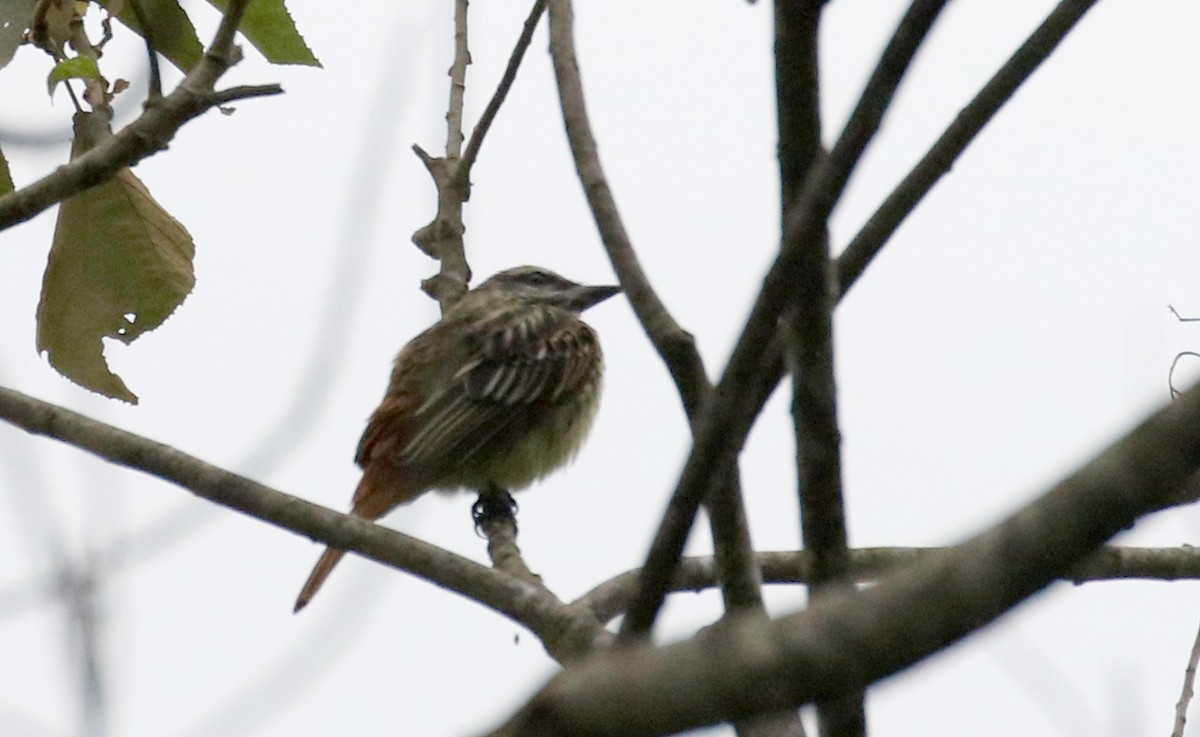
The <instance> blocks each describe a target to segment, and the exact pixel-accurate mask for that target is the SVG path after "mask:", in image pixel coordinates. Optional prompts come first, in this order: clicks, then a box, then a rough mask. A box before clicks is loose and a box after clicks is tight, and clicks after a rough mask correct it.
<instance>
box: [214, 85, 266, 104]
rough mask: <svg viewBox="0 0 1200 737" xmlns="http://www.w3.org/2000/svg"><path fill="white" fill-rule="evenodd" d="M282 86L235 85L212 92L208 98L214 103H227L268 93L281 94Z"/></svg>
mask: <svg viewBox="0 0 1200 737" xmlns="http://www.w3.org/2000/svg"><path fill="white" fill-rule="evenodd" d="M282 94H283V88H282V87H280V86H279V85H277V84H253V85H249V84H244V85H239V86H237V87H230V88H229V89H225V90H221V91H220V92H214V93H212V94H211V95H209V97H208V99H209V101H211V102H212V103H213V104H214V105H227V104H229V103H231V102H235V101H237V100H248V99H250V98H252V97H268V96H270V95H282Z"/></svg>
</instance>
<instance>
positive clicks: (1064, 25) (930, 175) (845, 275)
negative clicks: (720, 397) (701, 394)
mask: <svg viewBox="0 0 1200 737" xmlns="http://www.w3.org/2000/svg"><path fill="white" fill-rule="evenodd" d="M1095 3H1096V0H1063V2H1061V3H1060V4H1059V5H1058V7H1057V8H1056V9H1055V10H1054V11H1053V12H1052V13H1051V14H1050V15H1049V16H1047V18H1046V20H1045V21H1043V22H1042V24H1041V25H1040V26H1039V27H1038V28H1037V30H1035V31H1034V32H1033V34H1032V35H1030V36H1029V38H1028V39H1026V41H1025V43H1023V44H1022V45H1021V47H1020V48H1019V49H1018V50H1017V51H1016V53H1014V54H1013V56H1012V57H1011V58H1010V59H1009V61H1008V62H1006V63H1005V64H1004V66H1003V67H1001V68H1000V70H999V71H998V72H996V74H995V76H993V77H992V79H991V80H990V81H989V82H988V83H987V85H985V86H984V88H983V89H981V90H980V91H979V93H978V94H977V95H976V96H975V97H974V98H973V99H972V100H971V102H970V104H968V105H967V106H966V107H965V108H963V110H962V112H960V113H959V115H958V117H957V118H956V119H955V121H954V123H952V124H951V125H950V127H949V128H947V129H946V131H945V132H944V133H943V134H942V136H941V137H940V138H939V139H938V141H937V143H935V144H934V146H933V147H932V148H931V149H930V150H929V152H928V153H926V154H925V156H924V157H923V158H922V159H921V161H920V162H918V163H917V165H916V166H915V167H913V169H912V171H911V172H909V174H908V176H906V177H905V178H904V181H902V182H901V183H900V184H899V185H898V186H897V187H896V189H895V190H893V192H892V194H890V195H889V196H888V198H887V200H885V202H884V204H883V205H881V206H880V208H879V209H878V210H877V211H876V212H875V214H874V215H873V216H872V217H871V219H870V220H869V221H868V222H867V224H866V225H865V226H864V227H863V229H862V230H861V231H859V234H858V235H857V236H855V237H854V239H853V240H852V241H851V242H850V244H849V245H848V246H847V247H846V249H845V250H844V251H843V252H842V255H841V257H839V258H838V262H837V265H838V282H839V285H840V290H839V294H838V299H839V300H840V299H841V298H842V297H843V296H845V294H846V292H847V291H849V289H850V287H851V286H853V285H854V283H855V282H856V281H857V280H858V277H859V276H861V275H862V272H863V271H864V270H865V269H866V267H867V265H868V264H869V262H870V260H871V259H873V258H874V256H875V255H876V254H877V253H878V252H879V250H880V249H881V248H882V247H883V244H884V243H885V242H886V241H887V240H888V239H889V238H890V237H891V236H892V233H894V232H895V230H896V228H898V227H899V225H900V223H901V222H903V220H904V218H905V217H907V215H908V213H910V212H911V211H912V210H913V209H914V208H915V207H916V205H917V203H918V202H919V201H920V200H921V198H923V197H924V196H925V194H926V193H927V192H928V191H929V190H930V189H932V187H933V185H934V184H935V183H936V182H937V180H938V179H940V178H941V176H942V175H943V174H945V173H946V172H947V171H949V170H950V167H951V166H953V165H954V162H955V161H956V160H957V158H958V157H959V156H960V155H961V154H962V152H963V151H964V150H965V149H966V147H967V145H968V144H969V143H970V141H971V140H973V139H974V136H975V135H977V134H978V132H979V131H980V130H982V129H983V127H984V126H985V125H987V123H988V122H990V121H991V119H992V118H993V117H994V116H995V115H996V113H997V112H998V111H999V110H1000V108H1001V106H1002V105H1003V104H1004V102H1006V101H1007V100H1008V98H1010V97H1011V96H1012V95H1013V94H1014V93H1015V90H1016V89H1018V88H1019V87H1020V85H1022V84H1024V83H1025V81H1026V80H1028V79H1029V77H1030V76H1031V75H1032V74H1033V72H1034V71H1035V70H1036V69H1037V68H1038V66H1039V65H1040V64H1041V62H1042V61H1044V60H1045V59H1046V58H1047V57H1048V56H1049V55H1050V54H1051V52H1053V51H1054V49H1055V48H1057V45H1058V43H1059V42H1060V41H1061V40H1062V39H1063V37H1065V36H1066V34H1068V33H1069V32H1070V31H1071V29H1072V28H1074V27H1075V24H1076V23H1078V21H1079V20H1080V19H1081V18H1082V17H1083V14H1084V13H1085V12H1086V11H1087V10H1088V9H1089V8H1090V7H1091V6H1092V5H1094V4H1095ZM1010 88H1011V89H1010ZM923 183H924V184H923ZM784 371H785V367H784V364H783V358H782V349H781V347H780V345H779V344H778V343H772V345H771V348H770V350H769V351H768V354H767V356H766V357H765V358H764V360H763V365H762V368H761V369H760V370H759V372H758V373H757V374H756V379H755V391H754V401H753V403H752V404H751V406H750V408H751V409H752V410H753V414H754V416H757V415H758V412H759V411H761V409H762V406H763V405H764V404H765V403H766V401H767V399H769V398H770V396H771V394H773V393H774V391H775V388H776V387H777V386H778V385H779V382H780V381H781V380H782V379H783V376H784Z"/></svg>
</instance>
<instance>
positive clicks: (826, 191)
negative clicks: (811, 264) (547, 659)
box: [551, 0, 946, 639]
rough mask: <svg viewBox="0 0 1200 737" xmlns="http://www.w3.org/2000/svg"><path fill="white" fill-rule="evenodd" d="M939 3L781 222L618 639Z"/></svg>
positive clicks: (656, 591)
mask: <svg viewBox="0 0 1200 737" xmlns="http://www.w3.org/2000/svg"><path fill="white" fill-rule="evenodd" d="M945 2H946V0H915V2H914V3H913V5H912V6H911V7H910V8H909V11H908V13H907V14H906V15H905V17H904V19H903V20H902V21H901V23H900V26H899V27H898V28H897V30H896V33H895V34H894V35H893V37H892V40H891V41H890V42H889V44H888V46H887V48H886V49H885V50H884V53H883V56H882V57H881V58H880V61H879V65H878V66H877V67H876V69H875V72H874V73H873V74H872V76H871V79H870V81H869V82H868V83H867V87H866V89H865V90H864V91H863V94H862V96H861V97H860V98H859V102H858V105H857V106H856V107H855V110H854V113H853V114H852V115H851V117H850V120H849V122H847V124H846V128H845V130H843V131H842V135H841V136H840V137H839V138H838V141H837V143H836V145H834V147H833V150H832V151H831V152H830V153H829V154H828V155H826V156H823V157H822V158H821V159H820V160H819V161H818V163H817V165H816V166H815V167H814V168H813V171H812V172H811V173H810V175H809V177H808V181H807V184H806V186H805V187H804V195H803V196H802V197H801V201H800V203H799V204H798V205H797V206H796V207H795V209H794V210H793V213H792V215H790V216H789V217H788V222H787V226H786V228H785V231H784V241H783V245H782V246H781V248H780V253H779V256H778V257H777V258H776V260H775V263H774V264H773V265H772V267H771V270H770V272H769V273H768V274H767V277H766V279H765V280H764V283H763V287H762V291H761V292H760V293H759V296H758V299H757V300H756V301H755V304H754V308H753V309H752V311H751V313H750V317H749V319H748V320H747V321H746V327H745V328H744V329H743V331H742V334H741V336H740V337H739V339H738V342H737V345H736V347H735V348H734V351H733V356H732V357H731V358H730V360H729V364H728V366H726V368H725V372H724V374H723V375H722V377H721V381H720V383H719V384H718V386H717V388H716V391H715V394H714V396H713V400H712V402H710V403H709V406H708V407H707V409H706V411H705V412H704V415H703V417H702V419H701V421H700V423H699V425H698V430H697V432H696V441H695V443H694V445H693V447H692V451H691V453H690V454H689V456H688V460H687V463H686V465H685V466H684V469H683V473H682V475H681V477H680V480H679V483H678V484H677V485H676V487H675V492H674V494H673V495H672V497H671V501H670V505H669V508H668V512H667V514H666V515H664V519H663V524H662V526H661V527H660V528H659V530H658V533H657V534H656V535H655V538H654V542H653V544H652V546H651V549H650V554H649V556H648V557H647V560H646V565H645V566H644V568H643V570H642V575H643V581H642V585H641V592H640V593H639V595H638V597H637V599H636V600H635V601H634V603H633V605H631V606H630V610H629V612H628V614H627V615H626V617H625V620H624V622H623V624H622V627H621V634H620V637H621V638H624V639H628V638H633V637H640V636H641V635H643V634H644V633H646V632H648V631H649V629H650V626H651V625H652V624H653V622H654V620H655V618H656V617H657V614H658V609H659V607H660V606H661V604H662V600H663V596H664V595H665V591H666V588H667V585H668V583H669V582H670V580H671V576H672V574H673V571H674V568H675V564H676V563H677V562H678V560H679V557H680V555H681V554H682V552H683V546H684V543H685V542H686V541H687V537H688V533H689V532H690V530H691V526H692V522H693V521H694V520H695V516H696V511H697V509H698V508H699V506H700V502H701V501H702V500H703V499H704V498H705V497H706V496H707V495H708V493H709V490H710V488H712V485H713V484H714V483H715V482H716V481H718V480H719V479H720V470H721V469H723V468H728V467H730V466H731V464H732V463H733V460H734V458H735V457H736V456H737V453H738V451H739V450H740V448H741V446H742V443H743V442H744V441H745V438H746V434H747V433H748V432H749V430H750V426H751V424H752V423H753V420H754V417H755V416H757V408H754V412H753V413H751V412H750V411H749V410H750V406H749V405H750V403H749V402H748V401H747V398H748V397H750V396H752V395H754V394H755V393H756V391H757V388H756V379H757V372H758V370H759V369H760V367H761V366H762V364H763V363H764V360H765V352H766V348H767V347H768V346H769V345H770V344H771V341H772V338H773V336H774V333H775V330H776V326H777V321H778V319H779V315H780V313H781V312H782V310H783V308H784V307H785V306H786V305H787V303H788V302H789V300H790V298H791V296H792V295H793V293H794V289H795V273H796V265H797V262H798V259H800V258H801V256H802V248H803V245H804V244H806V243H810V242H811V241H812V240H813V239H815V238H819V237H821V234H822V233H823V232H824V230H825V223H826V221H827V220H828V218H829V213H830V212H831V211H832V210H833V206H834V205H835V204H836V203H837V201H838V199H839V198H840V197H841V193H842V191H843V190H844V189H845V186H846V182H847V180H848V179H849V178H850V173H851V172H852V171H853V170H854V167H855V165H856V164H857V163H858V160H859V158H860V157H861V155H862V152H863V150H864V149H865V148H866V146H867V143H869V142H870V140H871V138H872V137H873V136H874V134H875V131H876V130H878V128H879V124H880V121H881V120H882V119H883V113H884V111H885V110H886V109H887V106H888V104H889V103H890V102H891V99H892V97H893V96H894V94H895V91H896V88H897V87H898V86H899V84H900V80H901V78H902V77H903V75H904V72H905V71H906V70H907V68H908V65H909V62H911V60H912V57H913V55H914V54H915V53H916V50H917V48H918V47H919V46H920V44H921V41H922V40H924V38H925V34H926V33H927V32H928V31H929V28H930V26H932V24H933V21H934V19H935V18H936V17H937V15H938V13H940V12H941V9H942V7H943V6H944V5H945ZM553 8H554V6H551V12H552V14H553Z"/></svg>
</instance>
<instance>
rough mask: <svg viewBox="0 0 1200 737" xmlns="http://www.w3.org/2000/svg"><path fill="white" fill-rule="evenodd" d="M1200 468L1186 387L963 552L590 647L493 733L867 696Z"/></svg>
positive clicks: (1199, 395) (675, 719) (1197, 398)
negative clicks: (654, 639)
mask: <svg viewBox="0 0 1200 737" xmlns="http://www.w3.org/2000/svg"><path fill="white" fill-rule="evenodd" d="M1197 468H1200V387H1193V388H1192V389H1190V390H1189V391H1188V392H1186V393H1185V394H1184V395H1183V396H1182V397H1180V399H1179V400H1177V401H1176V402H1174V403H1172V404H1170V405H1168V406H1167V407H1165V408H1163V409H1161V410H1160V411H1158V412H1157V413H1155V414H1154V415H1152V416H1151V417H1150V418H1148V419H1147V420H1146V421H1145V422H1143V423H1142V424H1141V425H1139V426H1138V427H1137V428H1135V429H1134V430H1133V431H1132V432H1130V433H1129V434H1128V435H1127V436H1125V437H1124V438H1122V439H1121V440H1119V441H1117V443H1116V444H1115V445H1113V446H1112V447H1110V448H1109V449H1107V450H1106V451H1104V452H1103V453H1101V454H1100V455H1098V456H1097V457H1096V458H1095V459H1094V460H1092V461H1091V462H1089V463H1088V464H1086V465H1085V466H1083V467H1082V468H1080V469H1079V470H1078V471H1076V472H1075V473H1074V474H1072V475H1071V476H1070V477H1068V478H1067V479H1065V480H1064V481H1062V482H1061V483H1059V484H1058V485H1057V486H1055V487H1054V488H1053V489H1052V490H1051V491H1049V492H1048V493H1047V494H1045V495H1044V496H1042V497H1041V498H1039V499H1037V500H1035V501H1034V502H1032V503H1030V504H1029V505H1027V506H1026V507H1024V508H1023V509H1021V510H1020V511H1018V512H1017V513H1016V514H1014V515H1013V516H1011V517H1010V518H1008V519H1007V520H1004V521H1002V522H1001V523H1000V524H998V525H996V526H995V527H992V528H991V529H989V530H987V531H985V532H983V533H982V534H980V535H978V536H976V537H975V538H973V539H971V540H969V541H967V542H965V543H963V544H961V545H958V546H955V547H953V548H950V549H947V550H944V551H941V552H938V553H935V554H933V555H931V556H930V557H929V559H928V560H925V561H922V562H920V563H918V564H916V565H912V566H908V567H906V568H904V569H903V570H900V571H897V572H896V573H894V574H892V575H889V576H887V577H885V578H884V579H883V580H882V581H881V582H880V583H879V584H878V585H877V586H874V587H872V588H869V589H866V590H863V591H857V592H841V591H837V592H831V593H830V594H829V595H828V596H824V597H822V598H821V599H820V600H818V601H816V602H814V603H813V604H812V606H811V607H810V608H809V609H808V610H806V611H804V612H801V613H798V614H794V615H790V616H787V617H784V618H783V619H780V620H778V621H775V622H771V623H764V622H762V621H761V620H758V619H756V618H753V617H749V618H744V619H741V620H738V621H730V622H726V623H725V625H724V626H721V627H713V628H709V630H707V631H706V634H705V635H704V636H703V637H697V638H693V639H692V640H689V641H687V642H683V643H679V644H676V645H670V646H667V647H661V648H654V647H650V646H648V645H644V646H640V647H629V648H615V649H613V650H611V651H607V652H603V653H597V654H596V655H594V656H593V657H590V658H588V659H587V660H584V661H582V662H580V663H578V664H575V665H573V666H571V667H568V668H567V669H566V670H564V671H563V673H561V674H560V675H558V676H556V677H555V678H553V679H552V680H551V681H550V683H549V684H547V685H546V687H545V688H543V689H542V691H541V692H540V693H539V694H538V695H537V696H535V697H534V698H533V699H532V700H531V701H530V702H529V704H527V706H526V707H524V708H523V709H522V710H521V711H520V712H518V713H517V714H516V715H515V716H514V717H513V718H512V719H511V720H509V722H508V723H506V724H505V725H504V726H502V727H501V728H500V729H498V730H496V731H495V732H493V733H492V734H493V735H496V736H497V737H509V736H515V735H538V737H557V736H559V735H563V736H565V735H573V736H578V735H586V736H587V737H601V736H602V735H613V736H614V737H615V736H616V735H622V736H624V737H633V736H646V735H664V734H673V733H676V732H680V731H683V730H686V729H691V728H696V727H700V726H704V725H707V724H714V723H717V722H721V721H729V720H733V719H739V718H745V717H748V716H752V715H754V714H762V713H772V712H776V711H779V710H782V709H787V708H794V707H797V706H799V705H801V704H805V703H810V702H813V701H819V700H826V699H829V698H831V697H835V696H837V695H839V694H842V693H846V692H849V691H854V690H858V689H862V688H864V687H866V686H867V685H869V684H871V683H874V682H876V681H878V680H879V679H881V678H884V677H887V676H889V675H892V674H894V673H897V672H899V671H901V670H903V669H905V668H907V667H909V666H911V665H913V664H914V663H916V662H918V661H919V660H921V659H922V658H925V657H927V656H929V655H930V654H932V653H934V652H937V651H939V650H941V649H943V648H945V647H948V646H949V645H951V644H953V643H955V642H958V641H959V640H961V639H962V638H964V637H966V636H967V635H968V634H970V633H972V632H974V631H976V630H978V629H980V628H982V627H984V626H985V625H987V624H989V623H990V622H992V621H994V620H995V619H996V618H998V617H999V616H1001V615H1002V614H1004V613H1005V612H1007V611H1010V610H1011V609H1013V608H1014V607H1016V606H1017V605H1018V604H1020V603H1021V602H1022V601H1024V600H1025V599H1027V598H1029V597H1030V596H1032V595H1033V594H1035V593H1036V592H1038V591H1040V590H1041V589H1043V588H1044V587H1045V586H1046V585H1048V584H1049V583H1050V582H1051V581H1053V580H1055V578H1056V577H1057V576H1058V575H1060V574H1061V573H1062V572H1063V571H1066V570H1069V569H1070V568H1071V566H1073V565H1075V564H1077V563H1079V562H1080V561H1082V560H1083V559H1084V558H1085V556H1087V555H1088V554H1089V553H1090V552H1091V551H1093V550H1094V549H1096V548H1097V547H1098V546H1099V545H1101V544H1102V543H1103V542H1104V541H1105V540H1107V539H1109V538H1110V537H1112V536H1113V535H1115V534H1117V533H1118V532H1121V531H1122V530H1124V529H1126V528H1128V527H1129V526H1130V525H1132V524H1133V523H1134V522H1135V521H1136V520H1137V518H1138V517H1140V516H1142V515H1144V514H1147V513H1149V512H1152V511H1156V510H1158V509H1161V508H1163V507H1164V506H1167V505H1169V504H1172V503H1173V502H1174V501H1175V500H1177V499H1179V498H1180V491H1179V490H1180V488H1181V487H1182V486H1184V485H1185V483H1186V482H1187V481H1188V480H1189V477H1191V476H1192V475H1193V474H1195V472H1196V469H1197ZM664 703H670V705H671V708H670V709H669V710H664V709H662V708H661V706H662V704H664Z"/></svg>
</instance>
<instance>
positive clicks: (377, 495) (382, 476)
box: [292, 463, 425, 612]
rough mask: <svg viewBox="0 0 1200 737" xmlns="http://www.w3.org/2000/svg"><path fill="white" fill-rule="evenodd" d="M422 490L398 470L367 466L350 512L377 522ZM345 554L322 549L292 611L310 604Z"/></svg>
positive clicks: (386, 466) (387, 467) (420, 486)
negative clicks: (322, 551)
mask: <svg viewBox="0 0 1200 737" xmlns="http://www.w3.org/2000/svg"><path fill="white" fill-rule="evenodd" d="M424 491H425V487H424V486H423V485H420V484H413V483H412V482H411V481H410V480H409V479H407V478H405V477H404V476H403V475H402V473H401V471H400V469H399V468H398V467H395V466H389V465H387V464H383V463H373V464H370V465H368V466H367V470H366V472H365V473H363V477H362V480H361V481H359V482H358V488H357V489H355V491H354V504H353V509H352V510H351V512H350V513H351V514H353V515H356V516H358V517H362V518H364V519H370V520H375V519H379V518H380V517H382V516H383V515H385V514H387V513H388V512H389V511H390V510H392V509H393V508H394V507H395V506H396V505H397V504H407V503H408V502H410V501H412V500H413V499H415V498H417V497H418V496H420V495H421V493H422V492H424ZM345 554H346V551H345V550H339V549H338V548H325V553H324V554H323V555H321V558H320V560H318V561H317V565H316V566H315V567H314V568H313V570H312V573H310V574H309V576H308V580H307V581H305V582H304V588H302V589H300V596H298V597H297V598H296V608H295V609H293V610H292V611H293V612H298V611H300V610H301V609H303V608H304V607H305V605H306V604H308V602H310V601H312V598H313V596H315V595H316V593H317V591H318V590H319V589H320V588H321V584H323V583H325V579H326V578H329V574H330V573H331V572H332V571H333V567H334V566H336V565H337V564H338V561H340V560H341V559H342V556H343V555H345Z"/></svg>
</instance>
